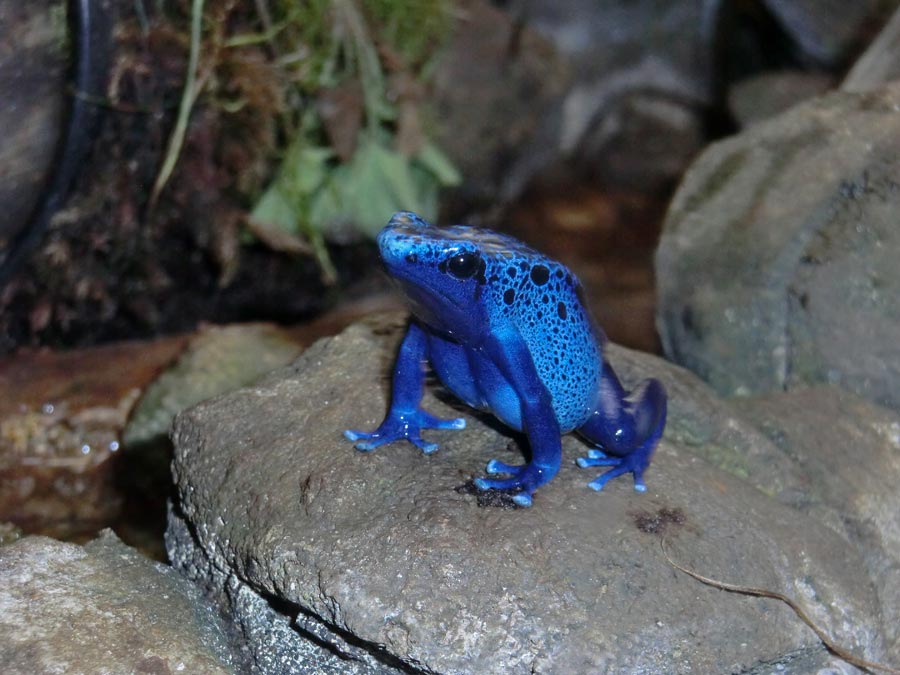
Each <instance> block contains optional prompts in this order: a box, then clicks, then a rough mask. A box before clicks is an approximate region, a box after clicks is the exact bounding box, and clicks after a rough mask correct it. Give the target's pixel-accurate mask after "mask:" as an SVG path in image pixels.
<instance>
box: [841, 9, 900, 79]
mask: <svg viewBox="0 0 900 675" xmlns="http://www.w3.org/2000/svg"><path fill="white" fill-rule="evenodd" d="M897 79H900V9H898V10H897V11H896V12H894V15H893V16H892V17H891V19H890V21H888V22H887V24H886V25H885V27H884V28H883V29H882V30H881V32H880V33H879V34H878V37H877V38H876V39H875V41H874V42H872V44H871V45H869V48H868V49H866V51H865V53H863V55H862V56H860V57H859V58H858V59H857V60H856V63H854V64H853V68H851V69H850V72H849V73H847V77H846V78H844V81H843V83H842V84H841V88H842V89H843V90H844V91H852V92H857V93H859V92H865V91H872V90H873V89H877V88H879V87H881V86H882V85H884V84H887V83H888V82H892V81H894V80H897Z"/></svg>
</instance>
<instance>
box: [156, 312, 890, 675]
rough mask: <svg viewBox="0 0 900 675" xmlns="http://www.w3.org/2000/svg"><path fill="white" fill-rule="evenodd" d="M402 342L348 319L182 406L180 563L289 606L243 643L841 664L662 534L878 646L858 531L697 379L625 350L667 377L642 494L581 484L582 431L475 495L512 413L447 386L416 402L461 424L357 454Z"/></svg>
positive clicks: (667, 664) (419, 655)
mask: <svg viewBox="0 0 900 675" xmlns="http://www.w3.org/2000/svg"><path fill="white" fill-rule="evenodd" d="M398 339H399V332H398V331H397V330H393V331H389V332H388V333H386V334H385V333H383V332H382V331H379V333H378V334H376V333H375V332H373V330H372V329H370V328H367V327H365V326H361V325H357V326H354V327H351V328H350V329H348V330H347V331H345V332H344V333H343V334H341V335H340V336H338V337H335V338H333V339H329V340H324V341H321V342H319V343H317V344H316V345H314V346H313V347H311V348H310V349H309V350H308V351H307V352H306V353H305V354H304V355H303V356H302V357H301V358H300V359H298V361H297V362H295V364H294V365H292V366H291V367H290V368H288V369H284V370H281V371H278V372H275V373H273V374H271V375H270V376H268V377H267V378H266V379H264V380H262V381H260V382H258V383H257V384H255V385H254V386H252V387H249V388H246V389H243V390H240V391H238V392H234V393H231V394H228V395H226V396H223V397H220V398H217V399H214V400H211V401H207V402H205V403H202V404H200V405H199V406H197V407H195V408H192V409H191V410H189V411H187V412H185V413H182V414H181V415H179V416H178V418H177V419H176V422H175V426H174V432H173V440H174V443H175V447H176V458H175V462H174V471H175V476H176V480H177V483H178V491H179V502H178V509H177V511H176V512H175V513H174V514H173V518H172V520H171V521H170V537H169V547H170V553H171V556H172V559H173V561H174V562H175V564H176V566H177V567H178V568H180V569H182V570H184V571H185V572H186V573H187V574H189V575H190V576H191V577H192V578H194V579H197V580H198V581H200V582H201V583H203V584H204V585H205V586H207V587H208V588H210V589H213V590H215V589H216V588H218V589H219V592H220V598H221V601H222V604H223V606H227V605H228V597H229V594H230V595H234V594H235V593H237V592H240V593H244V594H245V596H246V594H248V593H250V594H252V595H255V596H257V599H256V601H255V602H257V603H261V602H262V601H263V600H268V606H269V608H270V609H271V610H273V611H279V612H280V613H281V614H282V615H283V616H282V618H281V620H280V622H279V621H276V620H273V618H272V616H271V615H266V616H262V617H261V620H260V621H258V622H256V623H250V622H248V620H247V616H246V614H244V615H242V616H241V618H240V619H239V623H241V625H242V628H243V632H244V636H245V639H246V638H249V639H251V641H256V642H260V641H262V642H263V643H264V644H266V645H268V646H269V647H267V650H266V651H267V652H268V656H269V658H270V659H271V660H272V661H273V662H274V663H277V664H282V666H283V664H285V663H289V662H290V658H291V653H292V650H293V649H296V644H295V642H290V641H280V640H275V639H273V638H272V635H273V630H280V631H281V632H282V634H290V633H289V632H287V631H286V629H285V626H286V625H287V624H288V621H289V618H288V617H292V616H297V617H302V620H300V621H298V624H299V625H298V629H299V630H298V633H299V634H301V635H308V634H312V635H315V636H317V637H316V638H315V641H316V642H318V643H320V644H321V643H326V644H330V645H332V647H331V649H332V650H333V651H335V652H338V653H342V654H346V655H348V656H349V657H351V658H356V659H359V660H358V661H356V662H355V663H356V664H367V665H368V667H369V668H370V670H368V671H366V670H360V671H359V672H378V669H383V670H385V672H398V669H399V668H402V669H403V672H407V673H409V672H413V673H418V672H423V673H424V672H429V673H471V672H478V673H557V672H573V673H574V672H613V671H614V672H620V673H639V672H687V671H692V672H735V671H739V670H745V671H748V672H749V671H750V670H751V669H752V668H754V667H763V666H766V667H772V668H774V667H778V668H782V669H784V672H794V673H808V672H813V671H815V670H817V669H819V668H822V667H827V666H828V665H829V664H830V665H832V666H833V665H834V663H835V662H834V660H833V659H832V657H830V656H829V655H828V654H827V652H825V651H824V649H823V648H822V647H821V645H820V644H819V643H818V642H817V640H816V638H815V637H814V636H813V635H812V633H810V632H809V630H808V629H807V628H806V627H805V626H804V625H803V624H801V623H800V622H799V621H798V620H797V619H796V617H794V616H793V615H792V614H791V613H790V612H788V611H787V610H785V608H784V607H782V606H780V605H778V604H777V603H775V604H773V603H772V602H771V601H765V600H760V599H747V598H744V597H740V596H735V595H731V594H727V593H722V592H721V591H717V590H713V589H710V588H707V587H705V586H702V585H699V584H697V583H696V582H694V581H693V580H691V579H690V578H688V577H685V576H684V575H681V574H679V573H676V572H675V571H674V570H673V569H672V568H671V567H670V566H669V565H668V564H667V562H666V561H665V558H664V557H663V556H662V554H661V550H660V537H663V536H664V537H666V539H667V541H669V542H670V548H671V549H672V552H673V555H674V556H675V557H676V558H677V559H678V560H679V561H680V562H681V563H683V564H686V565H688V566H690V567H692V568H695V569H697V570H698V571H700V572H701V573H703V574H706V575H709V576H712V577H716V578H721V579H724V580H727V581H731V582H736V583H742V584H747V585H752V586H760V587H765V588H769V589H772V590H778V591H781V592H784V593H786V594H788V595H791V596H793V597H795V598H798V600H799V601H800V602H802V603H803V605H804V606H805V607H806V609H807V611H808V612H809V613H810V614H811V615H812V616H813V617H814V619H815V620H816V621H817V622H819V623H821V624H822V625H823V626H824V627H825V630H826V631H827V632H828V633H830V634H832V635H834V636H835V638H836V639H837V641H838V642H840V643H842V644H845V645H848V646H849V647H850V648H851V649H853V650H854V651H857V652H858V653H861V654H865V655H867V656H869V657H870V658H878V657H880V656H882V655H883V651H884V648H885V645H884V644H883V642H882V637H881V636H882V635H883V634H884V625H883V620H882V616H881V613H880V605H879V596H878V592H879V589H877V588H876V587H875V585H874V584H873V583H872V579H871V578H870V577H869V575H868V574H867V572H866V570H867V567H866V563H865V562H864V557H863V556H862V555H861V554H860V553H859V551H857V549H856V546H855V545H854V544H853V543H852V542H851V541H849V540H848V539H847V538H845V537H844V536H843V534H842V533H839V532H838V531H835V530H834V529H832V528H830V527H828V526H826V525H824V524H822V523H821V522H819V520H818V519H817V518H816V517H813V516H812V515H807V514H804V513H803V512H802V511H801V510H798V509H797V508H795V507H794V506H793V505H787V504H783V503H779V501H778V500H777V499H773V498H771V497H769V496H767V495H766V494H764V493H763V492H762V491H760V490H758V489H757V488H755V487H753V485H752V483H753V482H754V481H758V482H759V483H763V482H764V481H765V479H764V478H761V477H759V476H756V475H751V474H753V472H755V471H758V470H759V467H760V466H764V471H765V475H766V476H767V477H769V476H772V474H773V473H774V477H775V478H776V479H777V478H778V476H779V475H780V472H779V469H780V467H781V466H782V465H783V467H784V470H785V471H791V470H793V465H792V463H791V459H790V458H789V457H785V456H784V453H781V454H779V453H780V451H779V447H778V446H777V445H776V444H775V443H774V442H773V441H772V440H770V439H769V438H768V437H767V436H766V435H765V434H764V433H762V432H761V431H760V430H758V429H757V428H756V427H755V426H754V425H753V424H752V423H750V422H748V421H747V420H746V419H745V418H744V417H742V415H741V414H740V413H739V412H737V411H736V410H734V409H733V408H731V407H730V406H729V405H727V404H725V403H722V402H721V401H718V400H717V398H716V397H715V395H714V394H713V393H712V392H711V391H710V390H709V389H708V388H707V387H706V386H704V385H703V384H702V383H701V382H700V381H698V380H697V379H696V378H695V377H694V376H692V375H690V374H689V373H687V372H685V371H684V370H682V369H680V368H677V367H675V366H672V365H669V364H666V363H665V362H662V361H660V360H659V359H656V358H653V357H649V356H646V355H638V354H635V353H633V352H628V351H626V350H623V349H620V348H615V347H611V348H610V355H611V360H612V362H613V363H615V365H616V367H617V369H618V371H619V374H620V375H621V376H622V378H623V380H624V381H625V382H626V384H628V385H632V386H633V384H634V383H635V382H637V381H638V380H640V379H642V378H643V377H646V376H647V375H648V374H650V373H653V374H654V375H656V376H658V377H660V378H661V379H662V380H663V381H664V382H665V385H666V387H667V388H668V390H669V392H670V396H671V407H670V422H669V427H668V429H667V433H666V436H665V438H664V440H663V442H662V443H661V445H660V448H659V450H658V452H657V456H656V458H655V461H654V464H653V466H652V468H651V470H650V471H649V472H648V475H647V479H648V485H649V490H648V492H647V493H646V494H643V495H640V494H637V493H635V492H634V491H633V490H632V488H631V485H630V483H629V482H628V481H627V480H621V479H620V480H617V481H615V482H614V483H612V484H611V485H610V486H608V487H607V489H605V490H604V491H603V492H602V493H599V494H598V493H594V492H592V491H590V490H589V489H587V488H586V483H587V482H588V481H589V480H591V479H592V478H593V477H594V475H595V472H594V471H584V470H581V469H578V468H577V467H576V466H575V464H574V461H573V460H574V458H575V457H577V456H579V455H581V454H583V453H584V450H585V446H584V444H583V443H582V442H581V441H579V440H578V439H577V438H575V437H571V436H569V437H566V438H565V439H564V446H563V447H564V457H565V461H564V465H563V468H562V470H561V472H560V474H559V475H558V476H557V478H556V479H555V480H554V481H553V482H551V483H550V484H549V485H547V486H545V487H543V488H542V489H541V490H540V491H539V492H538V493H537V495H536V498H535V504H534V506H533V507H532V508H531V509H519V510H509V509H502V508H479V506H478V500H477V498H476V496H474V495H472V494H469V493H467V491H466V490H464V489H463V490H460V489H459V488H460V487H461V486H464V485H465V484H466V483H467V482H468V481H469V480H471V479H472V478H473V477H475V476H478V475H482V474H483V469H484V465H485V463H486V462H487V460H488V459H490V458H491V457H492V456H496V455H500V457H504V458H506V457H508V458H509V460H510V461H515V460H516V458H517V455H516V454H514V453H511V452H507V451H506V450H504V448H505V447H506V446H507V445H508V442H509V438H508V437H507V436H505V435H503V434H501V433H498V430H497V428H496V426H491V425H488V424H485V423H484V422H483V420H482V419H481V418H479V417H476V416H473V415H472V414H471V411H468V410H466V409H459V408H457V409H454V408H451V407H450V406H449V405H448V403H447V402H446V400H444V399H442V398H440V397H436V396H435V388H433V387H429V388H428V392H427V394H426V398H425V400H424V406H425V407H426V408H427V409H429V410H431V411H433V412H435V413H437V414H439V415H443V416H451V415H452V416H456V415H460V414H462V415H464V416H465V417H466V419H467V422H468V426H467V428H466V429H465V430H464V431H457V432H432V433H431V434H430V435H429V437H430V438H433V439H434V440H436V441H437V442H439V443H441V450H440V451H439V452H437V453H435V454H433V455H430V456H425V455H423V454H422V453H420V452H419V451H417V450H415V449H414V448H412V447H408V446H407V445H406V444H402V443H397V444H392V445H390V446H387V447H384V448H380V449H379V450H377V451H376V452H374V453H371V454H363V453H359V452H356V451H354V450H353V449H352V447H351V446H350V444H349V443H348V442H346V441H345V440H344V439H343V438H342V436H341V431H342V430H343V429H346V428H348V427H354V428H369V427H374V426H375V425H376V424H377V423H378V421H379V420H380V419H381V417H382V416H383V414H384V411H385V409H386V406H387V400H386V394H387V374H388V373H389V372H390V368H391V363H392V360H393V352H394V349H395V348H396V344H397V341H398ZM438 393H439V392H438ZM770 456H771V457H778V456H780V457H781V460H780V461H781V465H778V466H776V467H775V470H774V471H773V467H772V466H769V465H765V462H763V461H762V459H758V460H757V459H755V458H762V457H770ZM870 456H877V453H874V454H870V453H862V454H860V455H859V457H860V460H861V462H863V463H864V462H865V461H866V458H868V457H870ZM707 457H708V458H709V459H712V460H713V461H708V459H707ZM731 457H736V458H737V459H735V460H729V458H731ZM720 463H721V464H722V465H723V466H725V468H726V469H727V470H723V469H722V468H718V467H717V466H716V464H720ZM863 466H868V465H866V464H865V463H864V464H863ZM742 473H743V474H744V477H745V478H746V479H747V480H742V479H741V478H739V477H738V476H739V475H741V474H742ZM784 480H785V485H786V486H789V485H792V484H793V483H794V482H796V478H795V477H794V476H793V474H791V475H789V476H788V477H787V478H785V479H784ZM748 481H749V482H748ZM885 499H886V500H887V504H888V507H889V508H893V509H894V510H895V511H896V508H897V504H896V503H893V504H892V503H891V499H893V498H892V497H890V495H886V496H885ZM895 501H896V500H894V502H895ZM893 546H894V545H893V544H892V543H888V544H886V545H885V550H886V549H887V548H888V547H891V548H892V547H893ZM891 555H892V556H893V557H894V558H896V557H897V552H896V551H892V552H891ZM210 571H212V572H210ZM229 584H232V586H231V587H230V588H229ZM245 599H246V597H245ZM272 626H277V628H276V629H273V628H272ZM698 631H700V632H701V633H702V635H703V638H702V639H698V638H697V637H696V635H697V633H698ZM347 645H352V648H350V647H348V646H347ZM271 650H276V651H275V652H272V651H271ZM250 651H251V652H253V651H257V653H258V650H254V649H252V648H250ZM366 658H368V661H367V662H366V661H365V659H366ZM257 665H258V666H259V667H260V672H279V673H288V672H291V673H293V672H297V673H302V672H307V671H304V670H302V669H301V668H300V667H297V668H294V667H291V668H288V667H282V668H281V669H280V670H278V669H276V668H274V667H271V666H266V667H263V666H261V665H259V663H258V662H257ZM360 667H362V665H360ZM386 669H393V670H386Z"/></svg>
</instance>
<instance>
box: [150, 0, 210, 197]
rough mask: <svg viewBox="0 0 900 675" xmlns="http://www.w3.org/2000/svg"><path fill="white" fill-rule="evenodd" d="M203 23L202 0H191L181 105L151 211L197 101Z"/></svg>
mask: <svg viewBox="0 0 900 675" xmlns="http://www.w3.org/2000/svg"><path fill="white" fill-rule="evenodd" d="M202 21H203V0H193V2H192V4H191V50H190V54H189V56H188V68H187V74H186V76H185V80H184V90H183V91H182V93H181V104H180V105H179V106H178V118H177V119H176V121H175V128H174V129H173V130H172V135H171V136H170V137H169V145H168V147H167V148H166V155H165V159H164V160H163V164H162V167H160V170H159V174H157V176H156V182H155V183H154V184H153V190H152V191H151V193H150V201H149V208H150V209H152V208H153V207H154V206H155V205H156V200H157V199H159V194H160V192H162V189H163V188H164V187H165V185H166V183H167V182H168V181H169V178H170V177H171V176H172V171H173V170H174V169H175V164H176V162H177V161H178V155H179V154H181V146H182V145H183V144H184V135H185V133H186V131H187V125H188V119H189V118H190V116H191V108H193V106H194V101H195V100H196V99H197V94H198V87H197V86H196V81H197V64H198V62H199V60H200V28H201V24H202Z"/></svg>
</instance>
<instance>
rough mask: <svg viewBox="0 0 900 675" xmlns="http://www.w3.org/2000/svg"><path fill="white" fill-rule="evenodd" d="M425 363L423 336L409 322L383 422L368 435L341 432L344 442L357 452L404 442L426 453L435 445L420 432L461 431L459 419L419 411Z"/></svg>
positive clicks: (419, 330) (413, 323)
mask: <svg viewBox="0 0 900 675" xmlns="http://www.w3.org/2000/svg"><path fill="white" fill-rule="evenodd" d="M427 359H428V340H427V336H426V335H425V332H424V331H423V330H422V328H420V327H419V325H418V324H416V323H415V322H412V323H410V325H409V329H408V330H407V331H406V336H405V337H404V338H403V342H402V344H401V345H400V351H399V353H398V354H397V362H396V365H395V366H394V380H393V385H392V389H391V407H390V410H388V413H387V416H386V417H385V418H384V421H383V422H382V423H381V425H380V426H379V427H378V428H377V429H376V430H375V431H372V432H367V431H353V430H351V429H348V430H347V431H345V432H344V436H345V437H346V438H347V439H349V440H351V441H360V442H359V443H356V446H355V447H356V449H357V450H362V451H364V452H369V451H371V450H374V449H375V448H377V447H378V446H379V445H384V444H385V443H390V442H392V441H396V440H400V439H402V438H405V439H407V440H408V441H410V442H411V443H413V444H414V445H415V446H417V447H418V448H421V449H422V451H423V452H425V453H430V452H434V451H435V450H437V449H438V446H437V443H428V442H426V441H425V440H423V439H422V433H421V432H422V429H462V428H464V427H465V426H466V421H465V420H464V419H462V418H457V419H452V420H445V419H441V418H440V417H435V416H434V415H432V414H431V413H428V412H426V411H424V410H422V409H421V408H420V407H419V403H421V401H422V388H423V385H424V382H425V362H426V360H427Z"/></svg>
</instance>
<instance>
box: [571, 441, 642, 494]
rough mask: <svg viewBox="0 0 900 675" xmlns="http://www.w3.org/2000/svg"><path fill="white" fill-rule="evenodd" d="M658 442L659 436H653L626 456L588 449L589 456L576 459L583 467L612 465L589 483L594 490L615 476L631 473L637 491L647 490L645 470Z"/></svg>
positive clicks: (600, 487)
mask: <svg viewBox="0 0 900 675" xmlns="http://www.w3.org/2000/svg"><path fill="white" fill-rule="evenodd" d="M656 442H657V438H651V439H650V441H649V442H645V443H643V444H642V445H640V446H639V447H637V448H635V449H634V450H632V451H631V452H629V453H628V454H627V455H625V456H624V457H614V456H611V455H607V454H606V453H604V452H602V451H600V450H596V449H592V450H588V456H587V457H579V458H578V459H577V460H575V461H576V463H577V464H578V466H580V467H581V468H582V469H586V468H588V467H590V466H609V467H612V468H611V469H610V470H609V471H607V472H606V473H602V474H600V475H599V476H597V477H596V478H595V479H594V480H592V481H591V482H590V483H588V487H589V488H591V489H592V490H598V491H599V490H602V489H603V486H604V485H606V484H607V483H608V482H609V481H611V480H612V479H613V478H617V477H618V476H622V475H624V474H626V473H630V474H632V475H634V489H635V491H636V492H646V491H647V485H646V484H645V483H644V471H646V470H647V467H648V466H650V459H651V457H652V456H653V449H654V448H655V447H656Z"/></svg>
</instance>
